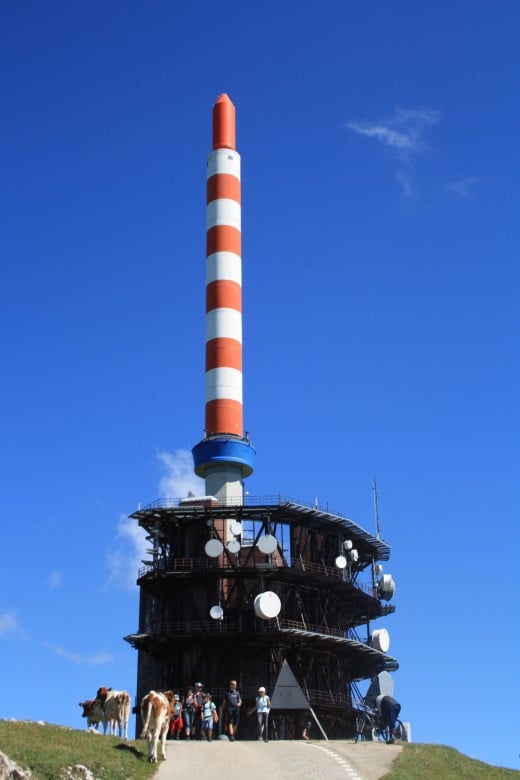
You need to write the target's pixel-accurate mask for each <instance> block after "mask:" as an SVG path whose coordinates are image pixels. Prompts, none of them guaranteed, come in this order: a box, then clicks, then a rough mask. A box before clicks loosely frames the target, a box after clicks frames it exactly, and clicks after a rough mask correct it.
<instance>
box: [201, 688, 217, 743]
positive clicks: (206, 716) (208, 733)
mask: <svg viewBox="0 0 520 780" xmlns="http://www.w3.org/2000/svg"><path fill="white" fill-rule="evenodd" d="M200 717H201V735H202V739H204V737H206V739H207V740H208V742H211V740H212V739H213V724H214V723H218V713H217V707H216V705H215V702H213V701H211V694H210V693H205V694H204V701H203V704H202V708H201V711H200Z"/></svg>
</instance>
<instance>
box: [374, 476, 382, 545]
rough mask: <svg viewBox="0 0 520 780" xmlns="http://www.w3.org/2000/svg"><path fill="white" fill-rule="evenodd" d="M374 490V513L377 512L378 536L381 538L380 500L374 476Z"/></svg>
mask: <svg viewBox="0 0 520 780" xmlns="http://www.w3.org/2000/svg"><path fill="white" fill-rule="evenodd" d="M373 490H374V513H375V516H376V538H377V539H380V538H381V526H380V524H379V502H378V497H377V480H376V478H375V477H374V487H373Z"/></svg>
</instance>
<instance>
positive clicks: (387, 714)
mask: <svg viewBox="0 0 520 780" xmlns="http://www.w3.org/2000/svg"><path fill="white" fill-rule="evenodd" d="M376 710H377V714H378V715H379V717H380V718H381V720H382V721H383V726H389V728H390V739H389V740H388V741H389V742H390V743H392V742H395V722H396V720H397V718H398V717H399V713H400V712H401V705H400V704H399V702H398V701H396V699H394V698H392V696H377V697H376Z"/></svg>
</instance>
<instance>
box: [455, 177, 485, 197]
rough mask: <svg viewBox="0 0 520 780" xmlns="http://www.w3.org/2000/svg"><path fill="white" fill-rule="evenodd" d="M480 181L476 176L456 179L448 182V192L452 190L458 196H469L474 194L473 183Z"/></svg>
mask: <svg viewBox="0 0 520 780" xmlns="http://www.w3.org/2000/svg"><path fill="white" fill-rule="evenodd" d="M479 181H480V179H479V177H478V176H466V178H464V179H457V181H451V182H450V183H449V184H448V189H449V191H450V192H454V193H455V195H458V196H459V198H469V197H471V195H473V194H474V188H475V185H476V184H478V183H479Z"/></svg>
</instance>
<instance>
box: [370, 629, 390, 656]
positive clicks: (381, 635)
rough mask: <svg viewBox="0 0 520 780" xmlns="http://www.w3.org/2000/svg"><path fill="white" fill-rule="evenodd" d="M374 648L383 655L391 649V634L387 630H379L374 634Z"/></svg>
mask: <svg viewBox="0 0 520 780" xmlns="http://www.w3.org/2000/svg"><path fill="white" fill-rule="evenodd" d="M372 647H373V648H374V650H380V651H381V652H382V653H388V650H389V648H390V634H389V633H388V631H387V630H386V628H378V629H377V630H376V631H374V632H373V633H372Z"/></svg>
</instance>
